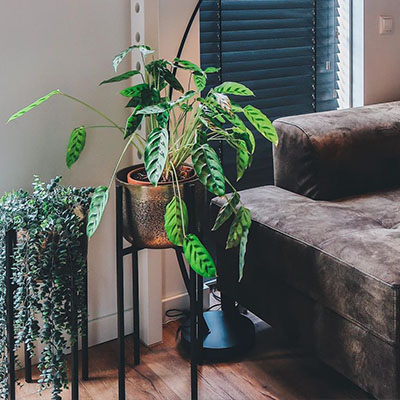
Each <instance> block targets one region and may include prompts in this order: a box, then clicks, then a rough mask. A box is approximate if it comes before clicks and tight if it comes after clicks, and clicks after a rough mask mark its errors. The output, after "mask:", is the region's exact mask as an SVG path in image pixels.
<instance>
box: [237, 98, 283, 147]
mask: <svg viewBox="0 0 400 400" xmlns="http://www.w3.org/2000/svg"><path fill="white" fill-rule="evenodd" d="M243 112H244V115H245V116H246V117H247V119H248V120H249V121H250V122H251V124H252V125H253V126H254V127H255V128H256V129H257V130H258V132H260V133H261V134H262V135H263V136H264V137H265V138H266V139H268V140H269V141H270V142H272V143H273V144H274V145H275V146H276V145H277V144H278V141H279V139H278V134H277V133H276V130H275V127H274V126H273V125H272V122H271V121H270V120H269V119H268V117H267V116H266V115H264V114H263V113H262V112H261V111H260V110H259V109H257V108H255V107H253V106H250V105H248V106H246V107H245V108H244V109H243Z"/></svg>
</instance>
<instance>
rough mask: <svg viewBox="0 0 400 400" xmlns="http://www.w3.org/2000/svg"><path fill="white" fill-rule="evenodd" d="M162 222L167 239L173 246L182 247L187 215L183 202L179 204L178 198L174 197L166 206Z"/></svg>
mask: <svg viewBox="0 0 400 400" xmlns="http://www.w3.org/2000/svg"><path fill="white" fill-rule="evenodd" d="M181 205H182V208H181ZM164 220H165V224H164V227H165V231H166V232H167V236H168V239H169V240H170V241H171V242H172V243H173V244H174V245H175V246H183V240H184V232H185V231H186V230H187V226H188V213H187V208H186V204H185V202H184V201H183V200H182V202H181V203H180V201H179V197H178V196H174V197H173V199H172V200H171V201H170V202H169V204H168V205H167V208H166V210H165V216H164Z"/></svg>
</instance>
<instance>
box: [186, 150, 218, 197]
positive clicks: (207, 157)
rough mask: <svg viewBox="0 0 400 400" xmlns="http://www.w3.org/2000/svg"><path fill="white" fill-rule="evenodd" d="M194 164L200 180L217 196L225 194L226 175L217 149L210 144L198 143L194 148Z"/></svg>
mask: <svg viewBox="0 0 400 400" xmlns="http://www.w3.org/2000/svg"><path fill="white" fill-rule="evenodd" d="M192 160H193V166H194V169H195V171H196V174H197V176H198V178H199V180H200V182H201V183H202V184H203V185H204V186H205V187H206V188H207V189H208V190H209V191H210V192H211V193H213V194H215V195H216V196H223V195H224V194H225V176H224V171H223V170H222V166H221V163H220V161H219V158H218V155H217V153H216V152H215V150H214V149H213V148H212V147H211V146H210V145H209V144H207V143H206V144H199V143H196V144H195V145H194V146H193V149H192Z"/></svg>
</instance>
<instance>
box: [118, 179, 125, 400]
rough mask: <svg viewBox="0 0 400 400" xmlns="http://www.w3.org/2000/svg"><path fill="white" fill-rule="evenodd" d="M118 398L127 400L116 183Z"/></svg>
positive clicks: (121, 268)
mask: <svg viewBox="0 0 400 400" xmlns="http://www.w3.org/2000/svg"><path fill="white" fill-rule="evenodd" d="M116 244H117V309H118V311H117V314H118V399H119V400H125V321H124V258H123V257H124V256H123V239H122V187H121V186H120V185H118V184H117V185H116Z"/></svg>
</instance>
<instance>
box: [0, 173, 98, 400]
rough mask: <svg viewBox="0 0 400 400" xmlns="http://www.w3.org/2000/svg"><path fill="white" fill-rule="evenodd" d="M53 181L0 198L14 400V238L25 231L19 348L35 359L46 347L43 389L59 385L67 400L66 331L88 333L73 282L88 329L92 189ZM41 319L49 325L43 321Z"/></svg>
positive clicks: (5, 366) (2, 310)
mask: <svg viewBox="0 0 400 400" xmlns="http://www.w3.org/2000/svg"><path fill="white" fill-rule="evenodd" d="M60 180H61V178H60V177H57V178H55V179H53V180H52V181H50V183H48V184H45V183H43V182H41V181H40V180H39V179H38V178H35V180H34V182H33V192H32V193H28V192H25V191H23V190H19V191H16V192H12V193H7V194H5V195H4V196H3V197H2V198H1V199H0V354H1V357H0V397H1V398H4V399H7V398H8V395H9V393H8V385H7V378H8V372H9V363H8V358H7V354H8V351H7V350H8V348H7V340H6V338H7V332H6V328H7V325H6V319H7V313H6V310H7V308H6V281H5V268H6V253H5V240H6V233H7V232H8V231H10V230H14V231H15V232H17V243H16V245H15V248H14V254H13V266H14V268H13V282H12V283H13V285H14V288H15V289H14V299H13V301H14V313H15V314H14V331H15V339H16V341H15V348H16V349H17V348H19V347H20V346H21V345H22V344H25V346H26V347H27V349H28V351H29V352H30V353H31V354H32V355H33V352H34V350H35V342H36V341H38V340H39V341H41V342H42V343H43V344H44V350H43V351H42V352H41V355H40V360H39V370H40V372H41V377H40V380H39V383H40V386H41V389H45V388H48V387H51V390H52V399H59V398H60V394H61V391H62V389H63V388H65V387H66V386H67V385H68V376H67V368H66V359H65V352H66V350H67V348H68V343H67V340H66V336H65V332H67V333H68V334H69V335H70V338H71V341H72V342H75V341H76V340H77V339H78V335H81V334H82V333H84V332H83V331H82V330H81V329H82V328H79V331H77V330H76V328H75V325H72V324H71V316H72V315H71V312H72V310H71V283H72V282H73V283H74V289H75V292H76V295H77V296H76V297H77V304H76V311H75V316H76V318H77V322H78V324H77V326H78V327H82V326H83V324H82V323H81V322H82V320H83V318H84V317H86V315H87V309H86V302H85V301H84V299H85V293H86V279H87V265H86V247H87V245H86V239H85V236H84V230H85V224H86V215H87V213H88V209H89V203H90V196H91V194H92V192H93V189H91V188H82V189H77V188H74V187H65V186H62V185H61V184H60ZM39 320H41V321H42V323H41V324H39Z"/></svg>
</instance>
